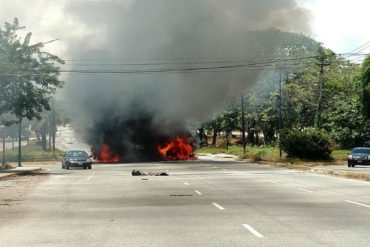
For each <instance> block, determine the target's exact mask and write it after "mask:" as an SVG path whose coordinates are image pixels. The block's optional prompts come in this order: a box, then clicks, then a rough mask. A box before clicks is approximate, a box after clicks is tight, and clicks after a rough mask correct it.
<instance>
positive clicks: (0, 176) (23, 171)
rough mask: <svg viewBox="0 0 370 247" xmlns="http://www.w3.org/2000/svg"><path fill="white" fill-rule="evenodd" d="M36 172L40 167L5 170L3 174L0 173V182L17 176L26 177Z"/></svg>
mask: <svg viewBox="0 0 370 247" xmlns="http://www.w3.org/2000/svg"><path fill="white" fill-rule="evenodd" d="M38 171H41V168H40V167H21V168H18V167H17V168H15V169H11V170H7V171H5V172H0V181H1V180H5V179H8V178H11V177H14V176H17V175H28V174H32V173H35V172H38Z"/></svg>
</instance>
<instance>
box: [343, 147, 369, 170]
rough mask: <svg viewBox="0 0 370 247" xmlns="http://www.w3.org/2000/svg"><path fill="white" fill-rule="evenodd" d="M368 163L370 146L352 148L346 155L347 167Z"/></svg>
mask: <svg viewBox="0 0 370 247" xmlns="http://www.w3.org/2000/svg"><path fill="white" fill-rule="evenodd" d="M355 165H370V148H364V147H361V148H354V149H353V150H352V151H351V153H350V154H349V156H348V167H355Z"/></svg>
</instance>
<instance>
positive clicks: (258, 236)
mask: <svg viewBox="0 0 370 247" xmlns="http://www.w3.org/2000/svg"><path fill="white" fill-rule="evenodd" d="M242 226H244V227H245V228H246V229H247V230H248V231H249V232H250V233H252V234H253V235H254V236H256V237H257V238H263V235H262V234H261V233H259V232H257V231H256V230H255V229H254V228H253V227H251V226H250V225H248V224H242Z"/></svg>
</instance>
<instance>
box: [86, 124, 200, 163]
mask: <svg viewBox="0 0 370 247" xmlns="http://www.w3.org/2000/svg"><path fill="white" fill-rule="evenodd" d="M89 133H90V135H89V136H88V138H89V142H90V143H91V144H92V149H91V152H92V154H93V157H94V160H97V161H99V162H103V163H116V162H135V161H168V160H194V159H195V155H194V149H195V140H194V138H193V136H192V135H191V134H190V133H189V132H188V131H186V130H185V129H182V130H180V129H179V128H175V129H172V130H171V128H166V129H165V130H163V129H162V128H159V126H158V125H156V124H154V123H153V121H152V118H150V117H138V118H131V119H123V118H122V117H117V118H116V119H114V120H113V119H110V122H107V121H103V122H101V124H95V125H94V128H92V129H90V131H89Z"/></svg>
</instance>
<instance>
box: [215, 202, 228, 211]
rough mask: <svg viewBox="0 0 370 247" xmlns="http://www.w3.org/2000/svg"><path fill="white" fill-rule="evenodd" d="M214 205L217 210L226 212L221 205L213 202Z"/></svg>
mask: <svg viewBox="0 0 370 247" xmlns="http://www.w3.org/2000/svg"><path fill="white" fill-rule="evenodd" d="M212 205H213V206H215V207H216V208H218V209H220V210H225V208H224V207H222V206H221V205H220V204H218V203H216V202H212Z"/></svg>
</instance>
